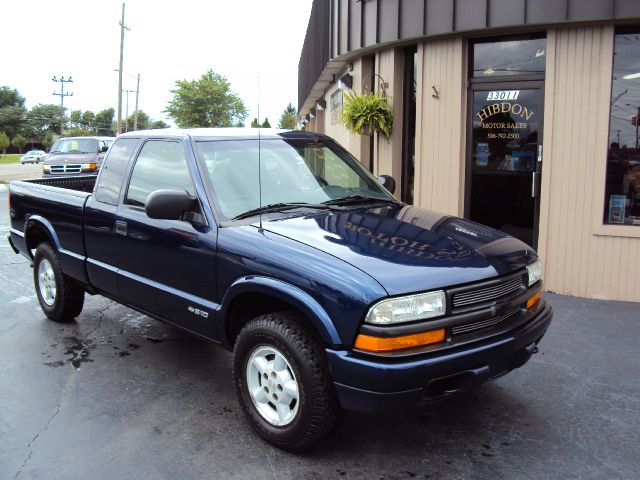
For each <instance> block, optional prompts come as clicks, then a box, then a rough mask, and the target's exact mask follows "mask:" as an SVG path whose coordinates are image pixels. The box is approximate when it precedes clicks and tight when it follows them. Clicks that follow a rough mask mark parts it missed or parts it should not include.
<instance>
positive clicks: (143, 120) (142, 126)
mask: <svg viewBox="0 0 640 480" xmlns="http://www.w3.org/2000/svg"><path fill="white" fill-rule="evenodd" d="M135 118H136V117H135V113H134V114H133V115H129V118H127V119H125V122H124V125H125V126H126V128H127V132H130V131H132V130H133V125H134V123H135ZM149 125H151V118H149V115H147V114H146V113H145V112H143V111H142V110H138V126H137V129H138V130H147V129H148V128H149Z"/></svg>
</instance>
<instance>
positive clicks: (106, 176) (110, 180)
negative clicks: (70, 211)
mask: <svg viewBox="0 0 640 480" xmlns="http://www.w3.org/2000/svg"><path fill="white" fill-rule="evenodd" d="M137 144H138V139H137V138H120V139H118V140H117V141H116V143H115V145H114V146H113V148H112V149H111V152H109V158H108V159H107V160H106V163H105V165H104V166H103V167H102V171H101V172H100V179H99V180H98V185H97V186H96V195H95V196H96V200H97V201H99V202H103V203H108V204H110V205H117V204H118V197H119V196H120V186H121V185H122V178H123V176H124V172H125V170H126V169H127V164H128V163H129V157H130V156H131V153H132V152H133V149H134V148H135V146H136V145H137Z"/></svg>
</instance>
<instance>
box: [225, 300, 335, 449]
mask: <svg viewBox="0 0 640 480" xmlns="http://www.w3.org/2000/svg"><path fill="white" fill-rule="evenodd" d="M233 378H234V385H235V388H236V393H237V394H238V398H239V400H240V404H241V406H242V409H243V410H244V413H245V414H246V416H247V418H248V419H249V421H250V422H251V424H252V426H253V428H254V429H255V430H256V431H257V432H258V434H259V435H260V436H261V437H263V438H264V439H265V440H267V441H268V442H270V443H272V444H274V445H276V446H277V447H280V448H282V449H284V450H288V451H292V452H299V451H303V450H308V449H309V448H311V447H313V446H314V445H316V444H317V443H318V442H320V441H321V440H323V439H324V438H326V437H327V436H329V435H330V434H331V433H332V432H333V431H334V430H335V429H337V427H338V426H339V425H340V420H341V418H342V411H341V409H340V406H339V403H338V399H337V395H336V393H335V390H334V387H333V382H332V381H331V377H330V374H329V369H328V367H327V364H326V361H325V355H324V350H323V347H322V344H321V342H320V339H319V337H318V335H317V334H316V333H315V332H314V331H313V330H312V329H311V327H309V326H307V324H306V322H305V320H304V318H302V317H301V316H299V315H298V314H296V313H293V312H278V313H271V314H267V315H262V316H259V317H257V318H255V319H253V320H251V321H250V322H249V323H247V324H246V325H245V326H244V328H243V329H242V330H241V331H240V333H239V334H238V339H237V341H236V344H235V348H234V350H233Z"/></svg>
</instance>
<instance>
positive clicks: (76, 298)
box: [33, 243, 84, 322]
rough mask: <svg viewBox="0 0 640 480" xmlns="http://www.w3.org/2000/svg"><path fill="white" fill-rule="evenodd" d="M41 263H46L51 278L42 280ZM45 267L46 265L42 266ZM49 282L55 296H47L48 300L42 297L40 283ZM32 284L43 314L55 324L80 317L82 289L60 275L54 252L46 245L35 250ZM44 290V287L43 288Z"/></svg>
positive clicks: (82, 302)
mask: <svg viewBox="0 0 640 480" xmlns="http://www.w3.org/2000/svg"><path fill="white" fill-rule="evenodd" d="M43 262H48V264H49V265H50V266H51V271H52V273H53V275H52V278H50V279H49V278H47V279H45V280H43V279H42V277H41V273H42V272H40V270H41V268H40V266H41V265H43ZM44 265H45V266H46V264H44ZM43 281H48V282H51V284H52V285H54V286H55V290H56V291H55V294H52V296H50V297H49V296H48V300H45V298H44V297H43V292H42V290H43V289H42V288H40V287H41V283H42V282H43ZM33 283H34V286H35V289H36V295H37V296H38V302H40V307H41V308H42V311H43V312H44V314H45V315H46V316H47V317H48V318H50V319H51V320H54V321H56V322H65V321H70V320H73V319H74V318H75V317H77V316H78V315H80V312H82V307H83V306H84V289H83V288H82V287H81V286H80V285H78V284H77V283H76V282H75V281H74V280H73V279H71V278H69V277H68V276H66V275H65V274H64V273H62V268H60V262H59V261H58V256H57V255H56V252H55V250H54V249H53V248H52V247H51V245H49V244H48V243H41V244H40V245H38V248H36V253H35V255H34V263H33ZM45 290H46V287H45Z"/></svg>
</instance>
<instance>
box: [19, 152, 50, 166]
mask: <svg viewBox="0 0 640 480" xmlns="http://www.w3.org/2000/svg"><path fill="white" fill-rule="evenodd" d="M46 156H47V152H45V151H44V150H29V151H28V152H27V153H25V154H24V155H23V156H21V157H20V163H23V164H24V163H40V162H42V161H43V160H44V157H46Z"/></svg>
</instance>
